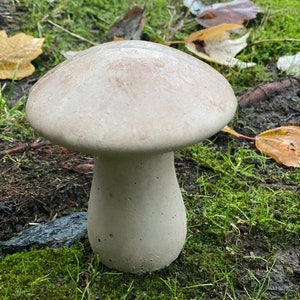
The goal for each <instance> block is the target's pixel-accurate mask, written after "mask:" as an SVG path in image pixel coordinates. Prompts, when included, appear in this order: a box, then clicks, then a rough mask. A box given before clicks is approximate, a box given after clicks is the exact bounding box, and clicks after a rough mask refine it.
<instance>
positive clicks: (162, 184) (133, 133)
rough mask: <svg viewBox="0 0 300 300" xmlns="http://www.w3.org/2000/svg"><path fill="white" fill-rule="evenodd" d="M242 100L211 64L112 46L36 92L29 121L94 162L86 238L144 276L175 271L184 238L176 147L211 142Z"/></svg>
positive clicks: (72, 63)
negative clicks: (163, 270)
mask: <svg viewBox="0 0 300 300" xmlns="http://www.w3.org/2000/svg"><path fill="white" fill-rule="evenodd" d="M236 106H237V101H236V97H235V95H234V93H233V91H232V88H231V86H230V85H229V83H228V82H227V81H226V79H225V78H224V77H223V76H222V75H221V74H219V73H218V72H217V71H215V70H214V69H213V68H211V67H210V66H209V65H207V64H206V63H204V62H202V61H200V60H198V59H196V58H194V57H192V56H190V55H188V54H185V53H183V52H181V51H179V50H176V49H173V48H171V47H168V46H163V45H160V44H155V43H151V42H145V41H121V42H110V43H105V44H101V45H99V46H95V47H92V48H89V49H87V50H85V51H83V52H81V53H79V54H78V55H76V56H74V57H72V58H70V59H68V60H66V61H65V62H63V63H61V64H60V65H58V66H57V67H56V68H54V69H53V70H51V71H50V72H49V73H47V74H46V75H45V76H44V77H42V78H41V79H40V80H39V81H38V82H37V84H36V85H35V86H34V87H33V88H32V90H31V92H30V95H29V98H28V102H27V107H26V113H27V117H28V120H29V121H30V123H31V125H32V126H33V127H34V128H35V129H36V130H37V132H39V134H41V135H42V136H44V137H46V138H47V139H49V140H50V141H52V142H53V143H56V144H58V145H61V146H64V147H67V148H69V149H72V150H76V151H80V152H83V153H88V154H91V155H93V156H94V160H95V162H94V164H95V166H94V177H93V182H92V188H91V193H90V199H89V203H88V237H89V241H90V244H91V246H92V248H93V249H94V251H95V252H96V253H98V254H99V256H100V260H101V261H102V263H103V264H104V265H106V266H108V267H110V268H114V269H117V270H120V271H123V272H130V273H138V274H139V273H145V272H152V271H155V270H158V269H161V268H163V267H166V266H168V265H169V264H170V263H171V262H172V261H174V260H175V259H176V258H177V257H178V255H179V253H180V252H181V250H182V247H183V245H184V242H185V238H186V231H187V229H186V223H187V221H186V212H185V207H184V203H183V199H182V195H181V192H180V188H179V185H178V182H177V179H176V174H175V168H174V154H173V151H174V150H178V149H182V148H184V147H186V146H190V145H193V144H195V143H198V142H199V141H201V140H203V139H205V138H208V137H210V136H212V135H213V134H215V133H217V132H218V131H219V130H221V129H222V128H223V127H224V126H225V125H226V124H227V123H228V122H229V121H230V120H231V118H232V117H233V116H234V113H235V110H236Z"/></svg>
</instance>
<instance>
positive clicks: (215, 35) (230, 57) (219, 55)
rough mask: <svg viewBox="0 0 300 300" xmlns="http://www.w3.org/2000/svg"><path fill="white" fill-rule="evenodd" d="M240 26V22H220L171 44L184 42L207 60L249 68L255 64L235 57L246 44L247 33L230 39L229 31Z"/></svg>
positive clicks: (189, 48) (188, 47)
mask: <svg viewBox="0 0 300 300" xmlns="http://www.w3.org/2000/svg"><path fill="white" fill-rule="evenodd" d="M242 28H243V26H242V25H240V24H221V25H218V26H214V27H211V28H208V29H204V30H200V31H197V32H194V33H192V34H191V35H189V36H188V37H187V38H186V39H185V40H184V41H175V42H171V44H174V43H182V44H185V46H186V47H187V49H188V50H190V51H191V52H193V53H194V54H196V55H197V56H199V57H201V58H204V59H206V60H208V61H212V62H216V63H218V64H221V65H226V66H231V67H232V66H239V67H240V68H249V67H252V66H254V65H255V64H254V63H245V62H242V61H240V60H238V59H236V58H235V56H236V55H237V54H238V53H239V52H240V51H241V50H242V49H244V48H245V47H246V46H247V43H246V40H247V38H248V36H249V33H247V34H246V35H244V36H242V37H240V38H238V39H230V31H233V30H238V29H242Z"/></svg>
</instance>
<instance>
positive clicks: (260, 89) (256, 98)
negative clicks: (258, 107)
mask: <svg viewBox="0 0 300 300" xmlns="http://www.w3.org/2000/svg"><path fill="white" fill-rule="evenodd" d="M289 86H300V78H298V77H292V78H289V79H284V80H279V81H274V82H268V83H265V84H263V85H259V86H257V87H255V88H254V89H252V90H250V91H249V92H247V93H246V94H244V95H242V96H240V97H239V101H238V103H239V106H240V107H248V106H250V105H252V104H254V103H258V102H260V101H263V100H266V99H268V98H270V97H271V96H273V95H274V94H275V93H278V92H282V91H284V90H285V89H286V88H288V87H289Z"/></svg>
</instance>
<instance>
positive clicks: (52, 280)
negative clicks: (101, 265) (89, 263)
mask: <svg viewBox="0 0 300 300" xmlns="http://www.w3.org/2000/svg"><path fill="white" fill-rule="evenodd" d="M81 258H82V252H81V251H79V250H78V249H60V250H51V249H44V250H32V251H30V252H24V253H16V254H13V255H8V256H6V257H5V258H4V259H2V260H1V261H0V274H1V275H0V298H1V299H10V300H13V299H16V300H17V299H18V300H19V299H75V296H76V294H77V286H76V284H77V283H76V282H75V281H74V278H77V276H78V274H79V273H78V272H79V271H80V265H79V261H80V260H81Z"/></svg>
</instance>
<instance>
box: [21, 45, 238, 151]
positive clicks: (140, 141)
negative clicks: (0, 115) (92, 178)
mask: <svg viewBox="0 0 300 300" xmlns="http://www.w3.org/2000/svg"><path fill="white" fill-rule="evenodd" d="M236 106H237V101H236V97H235V95H234V93H233V91H232V88H231V86H230V85H229V83H228V82H227V80H226V79H225V78H224V77H223V76H222V75H221V74H219V73H218V72H217V71H215V70H214V69H213V68H211V67H210V66H209V65H207V64H206V63H204V62H202V61H200V60H199V59H196V58H194V57H192V56H190V55H188V54H185V53H183V52H182V51H179V50H176V49H174V48H171V47H168V46H163V45H160V44H155V43H151V42H145V41H122V42H110V43H105V44H101V45H99V46H95V47H92V48H90V49H88V50H85V51H83V52H80V53H79V54H78V55H76V56H74V57H73V58H71V59H68V60H66V61H65V62H63V63H61V64H60V65H58V66H57V67H56V68H54V69H53V70H51V71H50V72H49V73H47V74H46V75H45V76H44V77H43V78H41V79H40V80H39V82H38V83H37V84H36V85H35V86H34V87H33V88H32V90H31V92H30V95H29V99H28V102H27V108H26V109H27V117H28V119H29V121H30V123H31V125H32V126H33V127H34V128H35V129H36V130H37V131H38V132H39V133H40V134H41V135H42V136H44V137H46V138H48V139H49V140H51V141H53V142H55V143H57V144H59V145H62V146H65V147H67V148H70V149H73V150H78V151H81V152H86V153H90V154H96V153H97V154H99V152H100V153H101V152H102V153H104V154H105V153H106V154H109V153H110V154H118V153H119V154H121V153H123V154H126V153H127V154H130V153H143V152H153V153H155V152H167V151H172V150H176V149H180V148H183V147H185V146H188V145H192V144H195V143H197V142H199V141H201V140H203V139H205V138H207V137H210V136H212V135H213V134H215V133H217V132H218V131H219V130H220V129H222V128H223V127H224V126H225V125H226V124H227V123H228V122H229V121H230V120H231V118H232V117H233V116H234V113H235V110H236Z"/></svg>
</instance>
